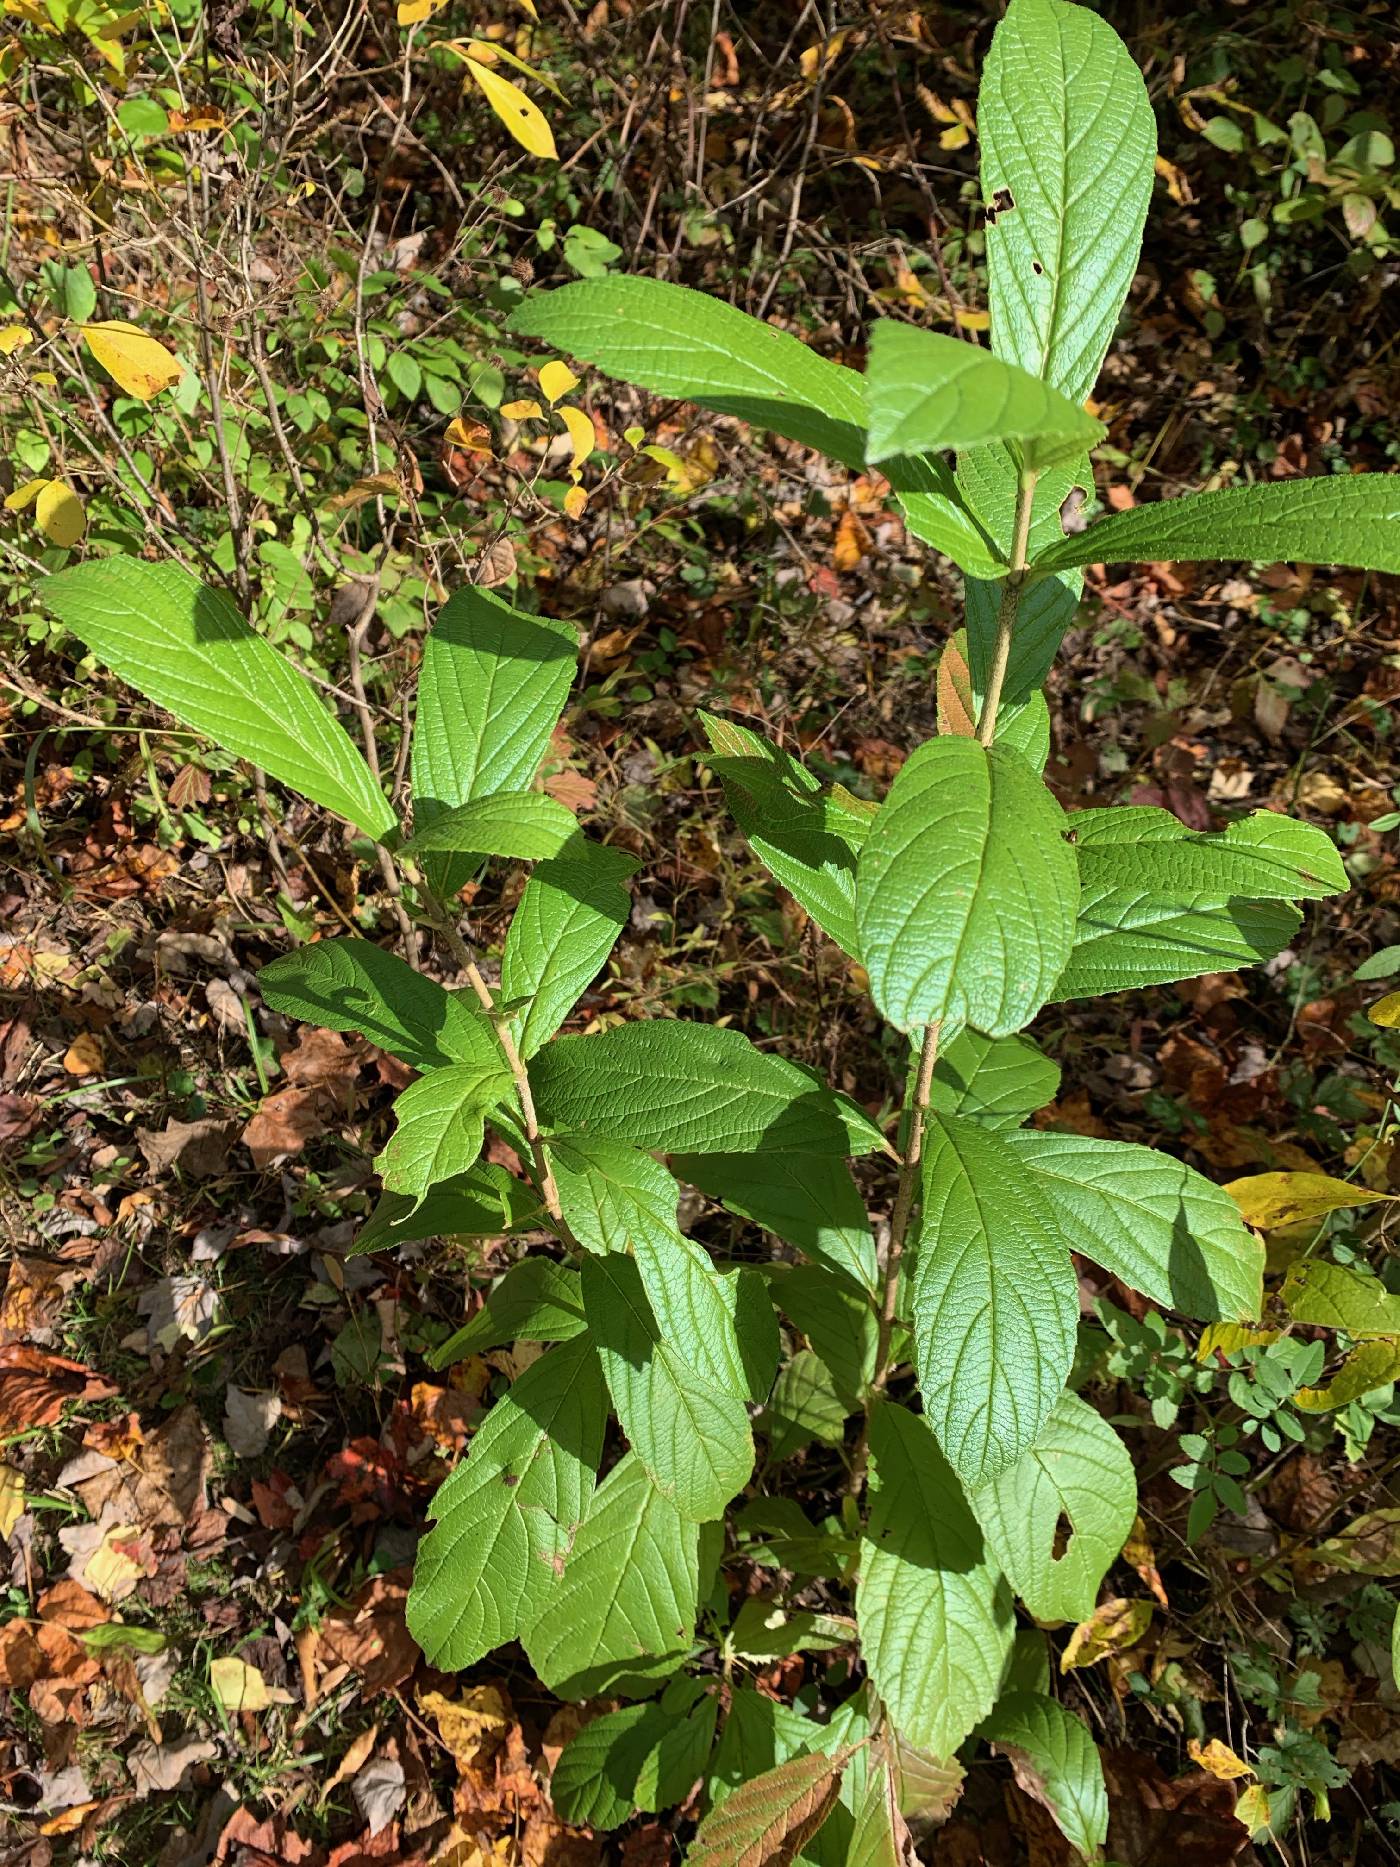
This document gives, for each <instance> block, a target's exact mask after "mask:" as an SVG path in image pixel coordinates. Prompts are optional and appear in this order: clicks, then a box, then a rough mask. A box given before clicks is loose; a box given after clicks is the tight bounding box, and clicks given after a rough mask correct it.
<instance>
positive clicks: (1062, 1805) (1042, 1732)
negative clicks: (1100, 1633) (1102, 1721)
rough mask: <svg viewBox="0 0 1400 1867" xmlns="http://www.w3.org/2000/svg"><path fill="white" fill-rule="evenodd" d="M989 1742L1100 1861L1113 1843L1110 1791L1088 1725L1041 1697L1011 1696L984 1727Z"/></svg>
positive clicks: (1077, 1844)
mask: <svg viewBox="0 0 1400 1867" xmlns="http://www.w3.org/2000/svg"><path fill="white" fill-rule="evenodd" d="M978 1735H979V1736H981V1737H984V1738H986V1739H987V1741H988V1742H989V1743H991V1744H994V1745H995V1746H996V1748H997V1749H998V1750H1000V1751H1002V1752H1003V1753H1004V1754H1006V1755H1008V1756H1010V1757H1012V1758H1013V1760H1014V1761H1015V1763H1016V1766H1017V1774H1018V1775H1019V1776H1020V1777H1021V1778H1022V1780H1023V1781H1025V1780H1027V1779H1029V1780H1030V1781H1032V1782H1034V1783H1036V1784H1037V1785H1038V1786H1039V1789H1040V1791H1041V1793H1042V1794H1043V1796H1044V1799H1045V1802H1046V1804H1047V1805H1048V1807H1049V1809H1050V1812H1051V1814H1052V1815H1053V1816H1054V1817H1055V1820H1056V1821H1057V1822H1058V1823H1059V1826H1060V1829H1061V1832H1062V1833H1063V1834H1064V1837H1065V1839H1066V1840H1067V1841H1068V1842H1069V1844H1070V1846H1071V1847H1073V1848H1075V1849H1077V1851H1078V1852H1079V1853H1080V1854H1082V1855H1083V1857H1084V1858H1085V1860H1091V1861H1096V1860H1101V1859H1102V1858H1103V1846H1104V1843H1105V1841H1107V1839H1108V1790H1107V1789H1106V1787H1105V1786H1104V1780H1103V1764H1102V1763H1101V1762H1100V1760H1099V1751H1098V1746H1097V1745H1096V1744H1095V1742H1094V1740H1093V1738H1092V1737H1091V1736H1090V1735H1089V1730H1088V1727H1087V1726H1086V1725H1085V1723H1084V1721H1083V1719H1081V1718H1077V1717H1075V1715H1074V1713H1073V1712H1071V1711H1066V1710H1065V1708H1064V1706H1063V1705H1060V1704H1057V1703H1056V1701H1055V1700H1054V1699H1052V1698H1046V1697H1044V1696H1043V1695H1042V1694H1041V1693H1038V1692H1009V1693H1008V1694H1007V1695H1006V1697H1005V1698H1003V1699H1001V1700H1000V1701H999V1702H998V1704H997V1707H996V1709H995V1711H993V1713H992V1715H991V1717H990V1718H988V1719H987V1720H986V1722H985V1723H984V1724H983V1725H982V1727H981V1730H980V1732H979V1733H978Z"/></svg>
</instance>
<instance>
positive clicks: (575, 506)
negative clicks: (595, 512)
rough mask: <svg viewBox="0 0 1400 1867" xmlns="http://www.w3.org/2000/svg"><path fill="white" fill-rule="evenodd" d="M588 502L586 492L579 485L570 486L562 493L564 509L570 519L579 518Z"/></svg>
mask: <svg viewBox="0 0 1400 1867" xmlns="http://www.w3.org/2000/svg"><path fill="white" fill-rule="evenodd" d="M587 504H588V494H587V493H586V492H584V490H583V488H582V487H581V486H571V487H570V488H569V490H568V492H567V493H565V495H564V510H565V512H567V513H568V515H569V517H570V518H571V519H581V518H582V517H583V509H584V507H585V506H586V505H587Z"/></svg>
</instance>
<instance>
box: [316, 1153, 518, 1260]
mask: <svg viewBox="0 0 1400 1867" xmlns="http://www.w3.org/2000/svg"><path fill="white" fill-rule="evenodd" d="M540 1210H541V1204H540V1197H539V1195H538V1193H536V1191H535V1189H534V1188H533V1187H532V1186H528V1185H527V1184H526V1183H525V1181H524V1180H517V1179H515V1178H513V1177H512V1175H510V1174H509V1173H507V1172H506V1170H505V1168H504V1167H498V1166H496V1165H495V1164H494V1163H492V1162H490V1161H479V1162H478V1163H477V1165H476V1166H475V1167H469V1168H468V1169H467V1171H466V1172H465V1173H461V1174H455V1175H454V1176H453V1177H452V1178H451V1179H449V1180H441V1181H439V1182H438V1184H437V1185H436V1186H433V1187H430V1188H429V1190H428V1192H427V1193H426V1194H425V1195H424V1197H423V1198H422V1200H421V1201H420V1200H414V1199H408V1198H405V1197H404V1195H403V1194H402V1193H385V1194H384V1195H383V1196H382V1198H381V1199H380V1201H379V1204H378V1205H377V1206H376V1207H375V1209H374V1211H373V1212H372V1213H371V1214H370V1216H369V1218H368V1219H366V1221H365V1223H364V1224H363V1225H362V1226H361V1227H360V1229H359V1231H358V1232H357V1233H356V1234H355V1242H354V1244H353V1245H352V1246H351V1249H350V1256H351V1257H352V1258H353V1257H360V1256H362V1255H363V1254H364V1253H365V1252H366V1251H384V1250H386V1249H387V1248H388V1247H389V1246H390V1245H404V1244H409V1243H411V1242H412V1241H414V1240H415V1239H419V1238H447V1237H452V1236H454V1235H458V1234H460V1235H462V1236H464V1237H469V1238H496V1237H499V1236H500V1235H501V1234H502V1233H503V1232H512V1231H518V1230H519V1229H520V1228H521V1227H523V1226H526V1225H528V1224H529V1223H530V1221H531V1220H532V1219H533V1218H534V1217H535V1216H536V1214H537V1213H538V1212H539V1211H540Z"/></svg>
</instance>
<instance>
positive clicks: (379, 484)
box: [326, 473, 403, 512]
mask: <svg viewBox="0 0 1400 1867" xmlns="http://www.w3.org/2000/svg"><path fill="white" fill-rule="evenodd" d="M402 491H403V488H402V486H400V484H399V476H398V474H396V473H367V474H366V475H365V476H364V478H363V479H361V480H356V481H355V482H354V484H353V485H351V486H347V487H346V489H345V491H344V492H343V493H332V495H331V497H330V498H329V499H328V500H327V501H326V508H327V510H328V511H330V512H353V511H354V509H355V507H356V506H362V505H364V503H365V501H366V500H369V499H397V498H398V497H399V495H400V493H402Z"/></svg>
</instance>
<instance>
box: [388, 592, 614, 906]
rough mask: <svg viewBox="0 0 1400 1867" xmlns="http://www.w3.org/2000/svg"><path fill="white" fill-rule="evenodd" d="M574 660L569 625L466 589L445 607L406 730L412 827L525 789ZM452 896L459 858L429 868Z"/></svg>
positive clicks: (460, 875)
mask: <svg viewBox="0 0 1400 1867" xmlns="http://www.w3.org/2000/svg"><path fill="white" fill-rule="evenodd" d="M577 660H578V638H577V636H576V634H575V632H574V630H573V629H572V628H570V627H569V625H568V624H567V623H563V622H555V621H552V620H550V619H549V618H548V617H545V616H527V615H525V614H523V612H522V611H520V610H518V609H514V608H512V606H511V605H510V604H509V603H506V602H503V601H502V600H501V598H500V597H498V596H492V595H491V593H490V592H489V591H487V590H480V589H477V588H476V587H475V586H471V585H469V586H467V587H466V588H465V589H461V590H457V591H455V592H454V593H453V595H452V596H450V597H449V598H448V600H447V602H446V603H445V604H444V605H443V607H442V609H441V611H440V612H439V614H438V617H437V620H436V621H435V622H434V624H433V627H432V631H431V633H430V634H429V636H428V639H427V641H426V643H425V644H424V647H423V662H422V667H421V669H420V672H419V677H418V714H417V723H416V725H415V727H414V731H413V820H414V824H415V826H416V827H417V829H418V830H419V832H420V833H421V832H422V831H423V830H424V829H426V828H427V826H428V825H429V824H430V823H431V822H432V821H433V819H434V818H435V817H438V816H441V815H442V814H443V812H444V811H448V810H454V809H456V807H457V806H458V805H459V804H467V803H471V802H472V801H474V800H475V799H477V798H480V797H488V796H491V795H493V794H494V793H497V792H502V791H526V790H528V789H529V786H530V785H531V783H532V782H533V780H534V777H535V773H536V772H537V771H538V769H539V765H540V760H541V759H542V758H543V757H544V755H545V753H546V752H547V751H548V749H549V740H550V735H551V734H552V733H553V731H554V728H555V725H556V723H557V722H558V719H559V715H560V713H561V711H562V710H563V706H564V702H565V700H566V699H567V698H568V693H569V688H570V687H571V685H572V684H573V678H574V668H575V664H576V662H577ZM427 868H428V870H429V873H430V875H431V876H432V877H433V879H434V882H435V884H436V885H437V886H438V887H439V888H440V890H441V892H442V893H444V894H447V895H451V894H453V893H455V892H456V889H457V888H460V887H461V886H462V884H463V882H465V881H466V880H467V878H468V876H469V875H470V873H471V868H472V865H471V864H470V863H468V862H466V861H463V860H462V859H460V858H459V859H457V860H455V861H454V860H453V859H452V858H450V857H432V858H430V859H429V862H428V864H427Z"/></svg>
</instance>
